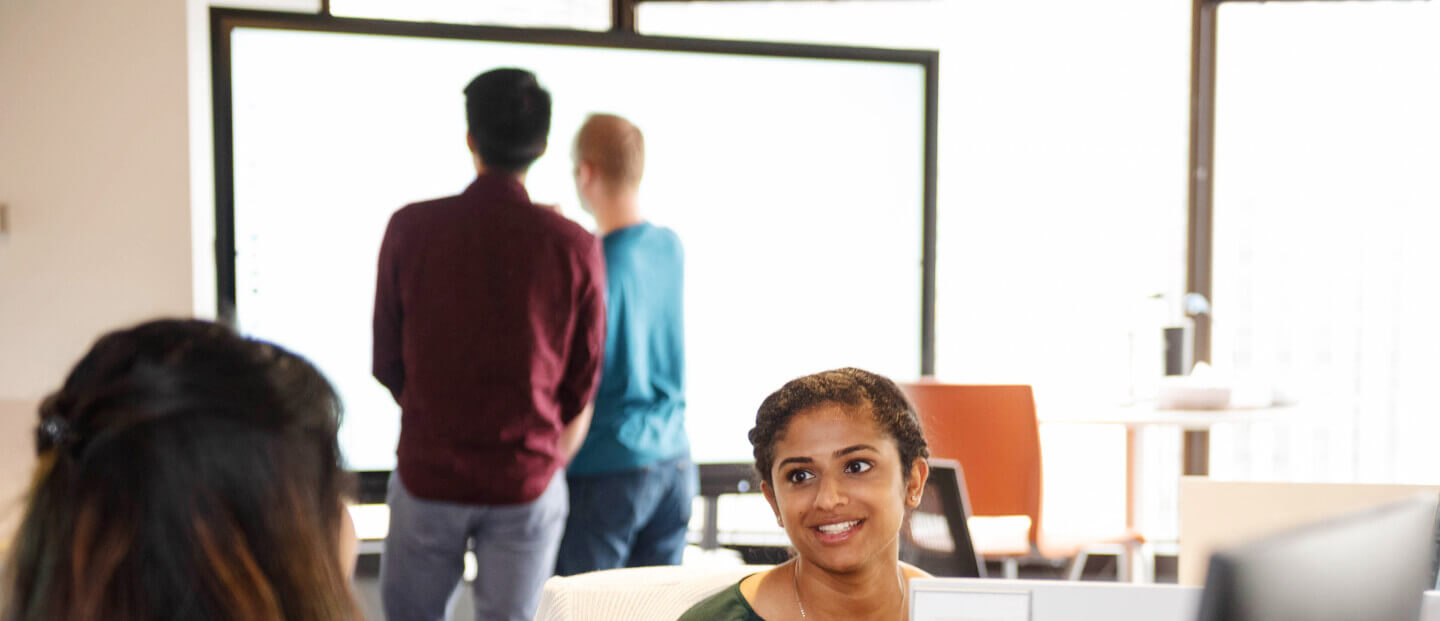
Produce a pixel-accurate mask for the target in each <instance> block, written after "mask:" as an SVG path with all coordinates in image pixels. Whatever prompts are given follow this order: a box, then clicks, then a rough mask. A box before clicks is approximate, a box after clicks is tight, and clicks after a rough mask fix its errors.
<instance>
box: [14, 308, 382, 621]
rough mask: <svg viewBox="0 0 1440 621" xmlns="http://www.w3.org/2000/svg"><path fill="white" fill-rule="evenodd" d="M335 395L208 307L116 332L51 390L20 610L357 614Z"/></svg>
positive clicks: (61, 614)
mask: <svg viewBox="0 0 1440 621" xmlns="http://www.w3.org/2000/svg"><path fill="white" fill-rule="evenodd" d="M339 422H340V407H339V400H338V398H337V397H336V395H335V391H334V389H333V388H331V386H330V384H329V382H327V381H326V380H325V378H324V377H323V376H321V375H320V373H319V372H318V371H317V370H316V369H315V368H314V367H313V366H311V365H310V364H309V363H308V362H306V361H305V360H303V359H301V358H300V357H298V356H296V355H294V354H292V353H290V352H287V351H285V350H283V349H281V348H279V347H275V346H273V345H269V344H265V343H260V342H257V341H251V340H247V339H243V338H241V337H239V336H237V335H235V334H234V333H233V332H231V331H230V330H229V329H227V328H225V327H222V326H219V325H216V324H213V323H208V322H202V321H181V320H163V321H154V322H150V323H145V324H142V325H139V326H136V327H134V328H130V329H127V330H120V331H117V332H112V333H110V334H108V335H106V336H104V337H102V338H101V339H100V340H99V341H97V342H96V343H95V345H94V346H93V347H92V348H91V349H90V351H89V353H87V354H86V355H85V357H84V358H82V359H81V360H80V362H79V363H78V364H76V366H75V368H74V369H73V370H72V371H71V372H70V375H69V377H68V378H67V379H66V380H65V383H64V385H63V386H62V387H61V388H60V390H59V391H58V392H56V393H55V394H53V395H51V396H50V397H49V398H47V399H46V400H45V401H44V403H43V404H42V405H41V407H40V421H39V427H38V430H37V437H36V448H37V452H38V453H39V462H38V464H37V467H36V470H35V479H34V481H33V483H32V487H31V491H30V495H29V500H28V504H27V507H26V512H25V517H24V521H23V523H22V524H21V527H20V531H19V532H18V533H17V535H16V539H15V543H14V549H13V550H12V552H11V555H12V556H11V558H10V559H9V563H8V565H9V569H8V571H9V575H8V576H7V577H6V584H5V586H6V588H5V591H6V593H5V594H4V597H0V601H4V615H3V618H4V619H5V620H7V621H41V620H44V621H52V620H89V619H177V620H178V619H233V620H237V621H240V620H252V619H253V620H261V619H264V620H273V619H291V620H299V619H304V620H307V621H308V620H330V619H352V618H357V617H358V616H359V614H358V611H357V609H356V607H355V604H354V600H353V599H352V598H351V595H350V591H349V586H348V579H349V571H350V569H351V564H352V562H353V557H354V547H355V543H354V534H353V526H352V525H351V523H350V517H349V514H348V513H347V512H346V510H345V507H344V504H343V497H342V494H343V492H344V490H345V489H346V487H347V481H348V480H347V475H346V473H345V472H344V470H343V469H342V468H341V465H340V464H341V462H340V452H339V446H338V444H337V440H336V432H337V430H338V429H339Z"/></svg>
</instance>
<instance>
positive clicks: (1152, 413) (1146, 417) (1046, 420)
mask: <svg viewBox="0 0 1440 621" xmlns="http://www.w3.org/2000/svg"><path fill="white" fill-rule="evenodd" d="M1059 409H1060V408H1050V409H1049V410H1047V411H1046V413H1045V414H1044V415H1041V416H1039V419H1040V422H1041V423H1042V424H1066V425H1121V426H1123V427H1125V527H1126V528H1129V529H1132V530H1137V531H1138V530H1139V529H1140V515H1139V503H1138V500H1137V499H1138V497H1139V493H1140V491H1141V487H1142V485H1141V482H1142V479H1141V474H1142V472H1141V470H1142V465H1143V464H1142V462H1143V460H1142V459H1141V455H1142V453H1141V451H1142V450H1143V448H1144V436H1145V433H1146V431H1147V430H1149V429H1152V428H1155V427H1166V428H1178V429H1179V430H1181V431H1185V432H1194V431H1209V430H1210V429H1211V428H1212V427H1214V426H1215V425H1221V424H1226V423H1260V422H1266V423H1273V422H1292V421H1295V420H1298V419H1299V417H1300V416H1301V414H1302V410H1301V409H1300V408H1299V407H1297V406H1277V407H1268V408H1230V409H1224V410H1168V409H1167V410H1162V409H1159V408H1157V407H1155V405H1154V404H1153V403H1139V404H1131V405H1123V406H1118V407H1108V408H1107V407H1097V408H1095V409H1090V410H1086V409H1064V410H1063V411H1055V410H1059ZM1184 448H1185V453H1184V454H1182V455H1181V466H1182V468H1181V470H1182V472H1184V474H1187V475H1192V476H1207V475H1208V474H1209V471H1208V467H1206V468H1204V469H1201V471H1199V472H1195V468H1193V467H1186V466H1187V465H1188V464H1195V463H1201V464H1205V465H1207V466H1208V464H1209V455H1208V451H1209V448H1210V444H1209V439H1208V437H1207V438H1205V440H1204V442H1203V446H1197V445H1196V444H1194V443H1191V442H1187V443H1186V444H1185V447H1184ZM1196 451H1205V452H1206V453H1207V454H1205V455H1193V454H1191V453H1194V452H1196Z"/></svg>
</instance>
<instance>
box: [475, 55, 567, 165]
mask: <svg viewBox="0 0 1440 621" xmlns="http://www.w3.org/2000/svg"><path fill="white" fill-rule="evenodd" d="M465 119H466V121H467V122H468V123H469V129H470V137H471V139H472V140H473V141H474V143H475V150H476V151H477V152H478V153H479V155H480V161H481V163H482V164H484V165H485V167H486V168H489V169H495V170H501V171H505V172H510V173H522V172H525V171H526V170H528V169H529V168H530V165H531V164H534V163H535V160H537V159H540V155H541V154H543V153H545V144H546V137H547V136H549V134H550V93H548V92H546V91H545V89H544V88H541V86H540V82H539V80H537V79H535V74H533V73H530V72H529V71H525V70H524V69H493V70H491V71H486V72H485V73H482V74H480V75H478V76H476V77H475V79H474V80H471V81H470V85H469V86H466V87H465Z"/></svg>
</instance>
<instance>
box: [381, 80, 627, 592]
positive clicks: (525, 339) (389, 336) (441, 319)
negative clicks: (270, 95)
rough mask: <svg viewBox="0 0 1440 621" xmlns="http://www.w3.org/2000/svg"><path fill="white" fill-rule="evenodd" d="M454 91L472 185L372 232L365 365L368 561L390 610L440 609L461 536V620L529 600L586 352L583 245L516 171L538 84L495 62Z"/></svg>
mask: <svg viewBox="0 0 1440 621" xmlns="http://www.w3.org/2000/svg"><path fill="white" fill-rule="evenodd" d="M465 106H466V117H467V120H468V121H469V134H468V136H467V140H468V143H469V145H470V151H471V153H472V154H473V155H474V160H475V170H476V172H477V177H476V179H475V181H474V183H471V184H470V187H468V188H466V190H465V192H464V193H462V194H460V195H459V196H452V197H448V198H442V199H437V200H432V201H426V202H422V203H416V204H412V205H409V206H406V207H405V208H403V209H401V210H399V211H397V212H395V214H394V215H393V216H391V218H390V224H389V226H388V227H387V228H386V230H385V239H384V241H383V242H382V244H381V246H380V265H379V274H378V278H377V283H376V288H375V326H374V327H375V350H374V374H375V378H376V379H378V380H380V383H381V384H384V385H385V387H386V388H389V389H390V393H391V394H392V395H394V397H395V400H396V401H397V402H398V403H399V404H400V410H401V426H400V446H399V449H398V456H399V465H398V468H397V469H396V471H395V473H394V474H393V475H392V476H391V479H390V490H389V496H388V498H387V504H388V505H389V507H390V534H389V536H388V537H387V538H386V541H385V551H384V554H383V555H382V557H381V566H380V581H381V597H382V600H383V601H384V606H385V614H386V617H387V618H388V619H389V620H390V621H406V620H410V619H415V620H423V621H435V620H438V619H444V618H445V617H446V615H447V613H448V602H449V601H450V599H451V595H452V594H453V593H454V591H455V587H456V584H457V583H458V582H459V580H460V577H461V572H462V569H463V557H464V554H465V551H466V548H467V546H469V547H470V548H472V549H474V551H475V556H476V559H477V560H478V561H479V569H480V571H479V575H478V577H477V578H476V580H475V607H476V618H480V619H516V620H520V619H530V618H531V617H532V616H533V615H534V613H535V608H536V606H537V605H538V603H539V596H540V587H541V585H542V584H543V583H544V580H545V578H546V577H548V576H549V575H550V572H551V570H552V569H553V567H554V562H555V553H556V549H557V548H558V546H559V543H560V537H561V534H562V532H563V529H564V526H565V517H566V513H567V510H568V492H567V490H566V487H565V474H564V470H563V465H564V463H565V462H566V461H567V460H568V459H569V458H570V457H571V456H573V455H574V453H575V451H576V450H578V448H579V446H580V443H581V442H582V441H583V439H584V433H585V429H586V428H587V426H588V425H589V420H588V410H586V405H587V404H588V403H589V401H590V399H591V398H592V397H593V396H594V390H595V386H596V383H597V381H598V377H599V370H600V360H601V357H602V355H603V352H604V342H603V341H604V334H605V317H604V307H605V300H604V293H603V292H604V290H605V282H604V278H605V268H604V264H603V259H602V254H601V250H600V244H599V242H598V240H596V239H595V237H594V236H592V235H590V234H589V233H587V232H585V230H584V229H582V228H580V227H579V226H578V225H576V224H575V223H573V222H571V221H569V220H567V219H565V218H564V217H562V216H560V215H559V214H557V213H555V212H554V211H553V210H551V209H549V208H547V207H544V206H540V205H536V204H534V203H531V202H530V198H529V195H528V194H527V193H526V192H525V187H524V185H523V183H524V178H525V171H526V170H528V169H529V167H530V165H531V164H532V163H534V162H535V160H536V159H538V158H539V157H540V155H541V154H542V153H544V151H545V145H546V137H547V135H548V133H549V129H550V95H549V93H547V92H546V91H545V90H544V89H543V88H541V87H540V85H539V83H538V82H537V81H536V79H535V76H534V75H532V74H530V73H529V72H527V71H522V70H519V69H496V70H494V71H489V72H486V73H483V74H481V75H480V76H478V77H476V78H475V80H474V81H472V82H471V83H470V85H469V86H467V87H466V88H465Z"/></svg>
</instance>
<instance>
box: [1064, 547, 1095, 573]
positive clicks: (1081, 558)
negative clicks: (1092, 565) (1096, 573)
mask: <svg viewBox="0 0 1440 621" xmlns="http://www.w3.org/2000/svg"><path fill="white" fill-rule="evenodd" d="M1088 560H1090V553H1089V552H1085V551H1083V550H1082V551H1080V552H1076V553H1075V558H1072V559H1070V569H1069V570H1067V571H1066V572H1065V579H1066V580H1079V579H1080V577H1081V576H1083V575H1085V561H1088Z"/></svg>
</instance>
